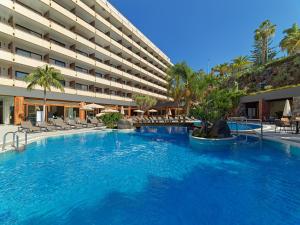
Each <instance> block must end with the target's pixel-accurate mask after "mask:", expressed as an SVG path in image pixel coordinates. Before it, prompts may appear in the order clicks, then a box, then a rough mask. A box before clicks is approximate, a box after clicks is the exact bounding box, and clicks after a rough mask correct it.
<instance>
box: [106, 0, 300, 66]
mask: <svg viewBox="0 0 300 225" xmlns="http://www.w3.org/2000/svg"><path fill="white" fill-rule="evenodd" d="M110 2H111V3H112V4H113V5H114V6H115V7H116V8H117V9H118V10H119V11H121V12H122V13H123V15H124V16H126V17H127V18H128V19H129V20H130V21H131V22H132V23H133V24H134V25H135V26H136V27H137V28H139V29H140V30H141V31H142V32H143V33H144V34H145V35H146V36H147V37H148V38H149V39H150V40H152V41H153V43H154V44H156V45H157V46H158V47H159V48H160V49H161V50H162V51H163V52H165V53H166V54H167V55H168V56H169V57H170V58H171V60H172V62H173V63H176V62H179V61H182V60H184V61H186V62H187V63H188V64H190V66H192V67H193V68H194V69H195V70H199V69H205V70H207V69H208V68H210V67H211V66H213V65H215V64H220V63H223V62H228V61H230V60H231V59H232V58H234V57H236V56H239V55H249V54H250V50H251V48H252V45H253V32H254V30H255V29H256V28H257V27H258V25H259V24H260V23H261V22H262V21H263V20H266V19H270V20H271V21H272V22H273V23H274V24H276V25H277V32H276V36H275V38H274V44H275V45H278V43H279V41H280V40H281V38H282V37H283V34H282V31H283V30H284V29H286V28H288V27H290V26H291V25H292V24H293V23H295V22H297V23H298V24H300V0H110Z"/></svg>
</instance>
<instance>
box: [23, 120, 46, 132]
mask: <svg viewBox="0 0 300 225" xmlns="http://www.w3.org/2000/svg"><path fill="white" fill-rule="evenodd" d="M18 130H19V131H26V132H30V133H33V132H41V128H40V127H36V126H33V125H32V123H31V121H22V122H21V126H20V127H19V128H18Z"/></svg>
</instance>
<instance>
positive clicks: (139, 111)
mask: <svg viewBox="0 0 300 225" xmlns="http://www.w3.org/2000/svg"><path fill="white" fill-rule="evenodd" d="M133 112H136V113H144V111H143V110H140V109H136V110H134V111H133Z"/></svg>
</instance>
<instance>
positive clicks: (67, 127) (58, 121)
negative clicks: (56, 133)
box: [53, 118, 72, 130]
mask: <svg viewBox="0 0 300 225" xmlns="http://www.w3.org/2000/svg"><path fill="white" fill-rule="evenodd" d="M53 124H54V125H55V126H56V127H59V128H60V129H63V130H70V129H72V127H71V126H70V125H68V124H66V123H65V122H64V121H63V120H62V119H61V118H57V119H53Z"/></svg>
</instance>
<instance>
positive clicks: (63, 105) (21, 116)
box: [0, 95, 178, 125]
mask: <svg viewBox="0 0 300 225" xmlns="http://www.w3.org/2000/svg"><path fill="white" fill-rule="evenodd" d="M50 96H51V95H50ZM90 103H95V102H91V101H80V99H78V100H77V101H76V99H74V100H73V101H71V100H61V99H55V98H47V101H46V120H47V119H49V118H53V117H60V118H63V119H65V118H69V119H74V118H76V117H79V118H81V119H86V117H87V116H95V115H97V114H98V113H100V112H101V110H100V109H95V110H93V111H86V110H85V109H84V108H83V106H85V105H87V104H90ZM43 104H44V101H43V98H42V96H41V95H39V96H38V95H37V96H36V97H26V96H12V95H0V124H14V125H19V124H20V122H21V121H22V120H30V121H31V122H32V123H33V124H35V122H39V121H41V119H42V115H43V114H42V111H43ZM97 104H101V105H102V106H104V107H105V108H106V109H114V110H118V111H119V112H121V111H122V112H123V113H124V116H125V117H131V116H135V115H137V112H135V111H136V110H137V109H138V107H137V106H135V105H134V104H131V105H128V104H127V105H126V104H122V103H118V104H116V103H115V104H114V103H113V102H112V103H109V102H105V103H104V104H103V103H99V102H97ZM154 108H155V109H156V112H155V113H152V114H155V115H167V114H168V115H175V114H176V113H177V112H178V110H177V109H176V108H174V107H173V106H172V105H170V104H161V103H159V104H157V106H155V107H154ZM145 114H146V115H149V113H148V112H146V113H145Z"/></svg>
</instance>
